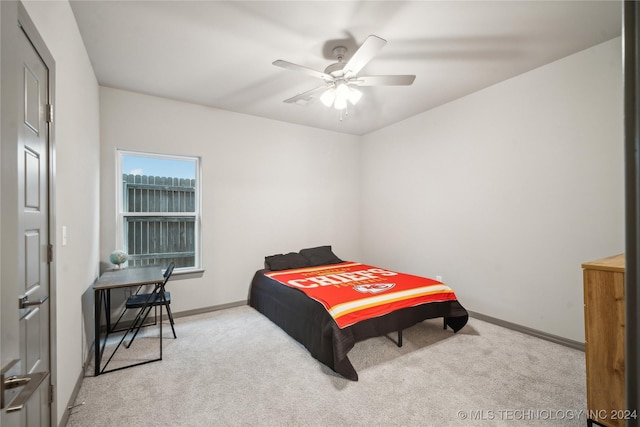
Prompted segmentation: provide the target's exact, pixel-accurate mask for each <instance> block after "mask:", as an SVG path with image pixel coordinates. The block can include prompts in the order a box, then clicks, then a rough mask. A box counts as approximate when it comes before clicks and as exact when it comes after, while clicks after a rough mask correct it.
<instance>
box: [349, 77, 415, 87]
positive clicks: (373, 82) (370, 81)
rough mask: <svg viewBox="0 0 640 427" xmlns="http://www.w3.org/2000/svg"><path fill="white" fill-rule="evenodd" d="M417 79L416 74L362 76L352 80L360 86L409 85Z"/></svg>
mask: <svg viewBox="0 0 640 427" xmlns="http://www.w3.org/2000/svg"><path fill="white" fill-rule="evenodd" d="M415 79H416V76H414V75H397V76H361V77H358V78H356V79H354V80H351V82H353V83H354V84H356V85H358V86H409V85H411V84H413V81H414V80H415Z"/></svg>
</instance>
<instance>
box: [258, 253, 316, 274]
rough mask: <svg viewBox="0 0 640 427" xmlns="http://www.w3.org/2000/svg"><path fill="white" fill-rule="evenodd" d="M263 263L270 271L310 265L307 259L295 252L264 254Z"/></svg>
mask: <svg viewBox="0 0 640 427" xmlns="http://www.w3.org/2000/svg"><path fill="white" fill-rule="evenodd" d="M264 265H265V267H266V268H267V269H268V270H271V271H280V270H289V269H292V268H304V267H310V265H309V261H308V260H307V259H306V258H305V257H303V256H302V255H300V254H299V253H297V252H289V253H288V254H284V255H283V254H279V255H270V256H266V257H264Z"/></svg>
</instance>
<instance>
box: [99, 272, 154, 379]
mask: <svg viewBox="0 0 640 427" xmlns="http://www.w3.org/2000/svg"><path fill="white" fill-rule="evenodd" d="M162 282H164V276H163V275H162V269H161V268H160V267H159V266H157V265H155V266H149V267H138V268H135V267H132V268H125V269H122V270H108V271H105V272H104V273H103V274H102V275H101V276H100V277H99V278H98V281H97V282H96V283H95V284H94V285H93V295H94V311H95V325H94V327H95V330H94V335H95V336H94V341H95V343H94V344H95V375H96V376H98V375H100V374H103V373H106V372H112V371H117V370H120V369H124V368H130V367H132V366H137V365H142V364H144V363H149V362H155V361H157V360H162V321H160V322H159V323H160V340H159V341H160V357H159V358H157V359H152V360H145V361H143V362H138V363H134V364H131V365H127V366H122V367H119V368H115V369H111V370H108V371H107V370H106V367H107V365H108V364H109V362H110V361H111V357H113V355H114V354H115V352H116V351H117V350H118V348H119V347H120V345H118V347H116V349H115V350H114V351H113V353H112V355H111V357H110V358H109V360H108V361H107V364H105V366H104V367H103V368H101V367H100V365H101V360H102V352H103V351H104V348H105V346H106V342H107V337H108V336H109V332H111V290H112V289H117V288H128V287H134V286H141V285H155V284H157V283H162ZM103 306H104V309H105V310H104V311H105V317H106V320H105V325H106V328H105V331H104V340H102V339H101V335H102V334H101V333H100V332H101V329H102V328H101V324H100V323H101V318H102V308H103ZM160 319H162V305H161V306H160ZM123 338H124V337H123ZM120 343H122V341H121V342H120Z"/></svg>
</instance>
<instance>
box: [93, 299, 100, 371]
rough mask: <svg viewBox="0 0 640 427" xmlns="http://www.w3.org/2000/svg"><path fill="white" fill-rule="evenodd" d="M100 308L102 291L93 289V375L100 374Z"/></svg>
mask: <svg viewBox="0 0 640 427" xmlns="http://www.w3.org/2000/svg"><path fill="white" fill-rule="evenodd" d="M101 310H102V292H100V291H99V290H95V291H93V311H94V329H93V335H94V336H93V341H94V351H95V366H94V369H95V376H96V377H97V376H98V375H100V356H101V354H100V311H101Z"/></svg>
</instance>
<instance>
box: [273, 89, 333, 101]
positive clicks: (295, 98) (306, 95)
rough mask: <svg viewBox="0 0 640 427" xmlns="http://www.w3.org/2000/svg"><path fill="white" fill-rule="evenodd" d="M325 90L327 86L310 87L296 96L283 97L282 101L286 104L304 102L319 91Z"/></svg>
mask: <svg viewBox="0 0 640 427" xmlns="http://www.w3.org/2000/svg"><path fill="white" fill-rule="evenodd" d="M325 90H327V86H320V87H317V88H315V89H311V90H308V91H306V92H303V93H301V94H298V95H296V96H293V97H291V98H289V99H285V100H284V101H283V102H286V103H288V104H306V103H308V102H310V101H311V100H312V99H313V97H314V96H315V95H317V94H319V93H321V92H324V91H325ZM299 101H302V102H299Z"/></svg>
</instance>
